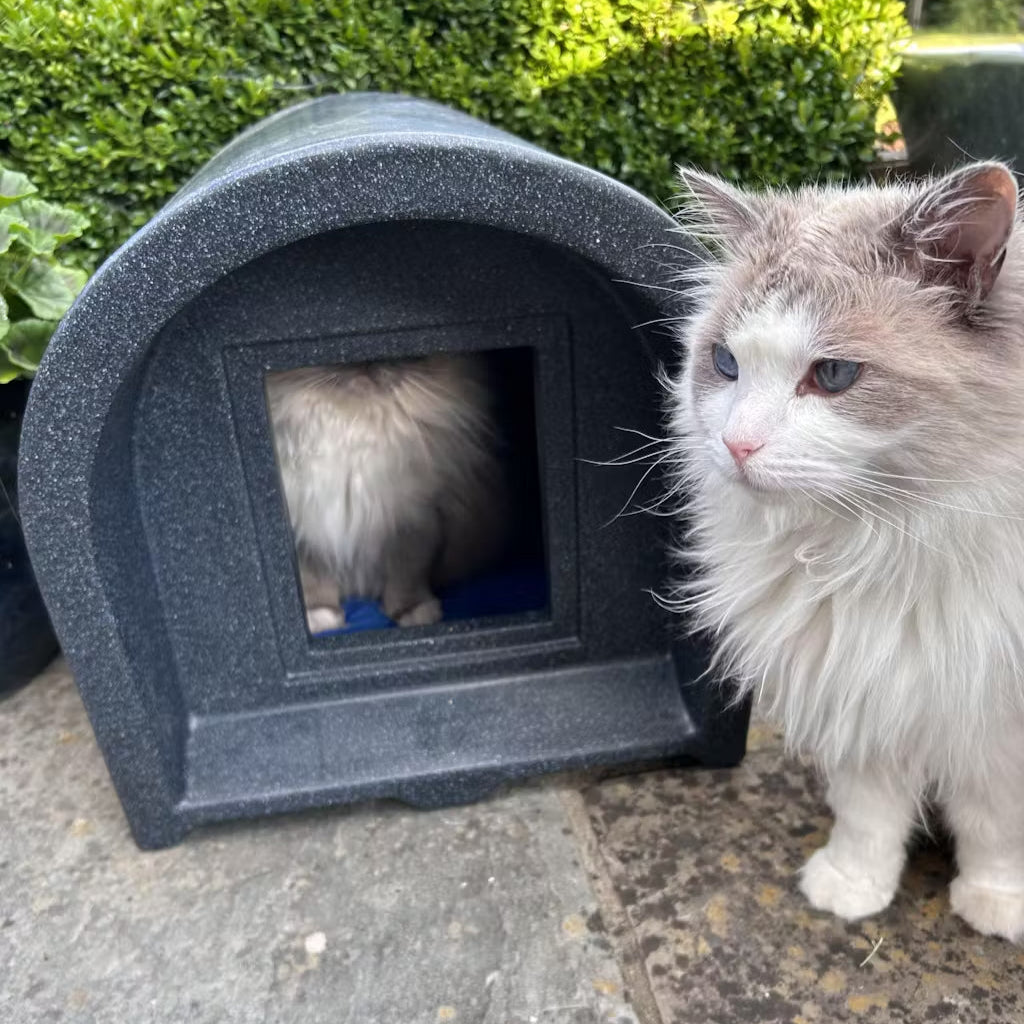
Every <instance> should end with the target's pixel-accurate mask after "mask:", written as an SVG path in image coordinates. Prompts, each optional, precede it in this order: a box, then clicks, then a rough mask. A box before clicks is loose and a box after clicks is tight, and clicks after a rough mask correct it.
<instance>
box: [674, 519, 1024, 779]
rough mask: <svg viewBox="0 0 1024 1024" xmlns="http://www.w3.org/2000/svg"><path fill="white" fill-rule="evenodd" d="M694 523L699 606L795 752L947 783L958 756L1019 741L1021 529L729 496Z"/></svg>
mask: <svg viewBox="0 0 1024 1024" xmlns="http://www.w3.org/2000/svg"><path fill="white" fill-rule="evenodd" d="M723 508H724V509H725V510H724V511H723ZM941 526H943V527H948V521H946V522H943V523H941ZM698 532H699V536H700V537H701V538H702V542H701V548H702V552H701V554H700V555H699V559H700V563H701V567H702V568H701V575H700V581H699V582H698V583H697V584H696V585H695V587H696V590H695V593H694V594H693V595H692V596H693V598H694V603H695V607H696V609H697V610H698V614H699V615H700V617H701V619H702V621H703V623H704V624H705V625H706V626H707V627H709V628H710V629H712V630H713V631H714V632H715V633H716V635H717V637H718V640H719V644H720V647H719V650H720V657H721V658H722V659H723V665H724V667H725V668H726V669H727V670H728V671H729V672H731V673H732V674H733V675H734V677H735V678H736V679H737V680H738V681H739V682H740V684H741V685H742V686H743V687H745V688H747V689H749V690H753V691H755V692H756V693H758V694H759V695H760V696H761V698H762V700H763V702H764V704H765V706H766V708H767V709H768V711H769V712H770V713H771V714H773V715H774V716H775V717H777V718H778V719H779V720H780V721H781V722H782V723H783V724H784V726H785V731H786V736H787V739H788V741H789V742H790V744H791V745H792V746H793V747H795V748H798V749H801V750H804V751H806V752H809V753H813V754H814V755H815V756H816V757H817V758H818V759H819V760H820V761H821V762H823V763H824V764H825V765H826V766H828V765H835V764H839V763H855V764H862V765H868V764H872V763H879V762H889V763H892V764H893V765H899V769H900V771H901V772H906V773H909V774H911V775H913V776H915V777H916V778H917V779H918V782H919V784H920V785H921V786H928V787H939V788H942V789H948V788H950V787H952V786H954V785H955V784H956V779H957V778H958V777H959V774H960V772H959V770H958V769H957V766H958V765H961V764H962V763H963V761H964V759H973V760H975V761H976V762H977V763H978V765H979V767H980V766H981V765H982V763H983V762H986V761H987V760H988V759H989V757H990V756H998V749H999V747H1000V746H1001V737H1003V736H1004V735H1006V734H1007V733H1008V732H1016V734H1017V735H1018V736H1024V700H1022V693H1024V690H1022V687H1021V683H1020V680H1021V672H1022V666H1024V649H1022V648H1024V645H1022V637H1024V543H1022V541H1024V524H1021V523H1019V522H1016V521H1014V520H1012V519H1009V518H999V517H982V516H974V517H973V518H972V517H971V516H970V515H969V514H968V513H966V512H965V513H964V514H963V516H962V517H961V521H960V522H959V523H958V524H957V528H956V529H948V528H945V529H936V524H935V523H934V522H933V523H931V524H929V523H928V522H925V521H922V520H919V519H916V518H915V517H908V518H907V520H906V521H905V522H900V523H898V522H896V520H895V518H894V519H893V521H892V523H891V525H885V524H883V523H881V522H879V521H877V520H875V521H874V522H873V523H871V524H870V525H865V524H864V523H862V522H861V521H860V520H859V519H857V518H856V517H855V516H853V515H848V516H847V517H846V518H839V517H837V516H836V515H834V514H832V515H828V514H826V513H824V512H821V513H820V514H816V513H815V512H814V511H809V510H807V509H804V510H803V511H802V512H801V513H797V512H796V511H794V510H793V509H792V508H788V507H787V508H784V509H782V508H773V507H771V506H770V505H769V506H768V507H765V506H764V505H761V504H760V503H759V502H757V501H750V502H748V501H743V500H742V499H741V500H740V502H739V503H736V502H735V501H734V502H733V503H732V504H731V505H728V504H727V505H724V506H723V505H721V504H720V505H718V507H717V509H716V510H715V511H714V512H711V511H709V512H707V513H706V514H705V517H704V521H703V524H702V527H701V528H700V529H699V531H698ZM908 532H909V533H911V534H913V535H914V536H915V538H918V539H917V540H915V542H914V543H908V542H907V539H908ZM951 769H952V770H951Z"/></svg>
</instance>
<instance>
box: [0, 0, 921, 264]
mask: <svg viewBox="0 0 1024 1024" xmlns="http://www.w3.org/2000/svg"><path fill="white" fill-rule="evenodd" d="M13 8H14V9H13V10H12V8H11V6H10V5H8V11H9V12H10V13H9V14H8V16H7V18H6V21H5V23H4V24H3V27H2V28H0V112H2V113H0V160H4V161H6V162H7V163H9V164H10V165H11V166H13V167H16V168H18V169H19V170H21V171H24V172H26V173H28V174H29V175H30V176H31V177H32V179H33V180H34V181H35V182H37V184H38V186H39V187H40V189H41V190H43V192H44V193H45V194H46V195H47V196H49V197H50V198H52V199H53V200H54V201H56V202H61V203H66V204H69V205H71V206H74V207H77V208H78V209H80V210H81V211H82V212H83V213H85V214H86V215H87V216H88V218H89V223H90V229H89V231H88V232H87V234H86V235H85V236H84V237H83V239H81V240H80V241H79V242H78V243H76V244H78V245H80V246H84V247H85V250H84V251H83V252H81V253H80V256H81V257H83V258H84V259H85V260H86V262H89V261H90V260H91V259H95V258H96V257H98V256H100V255H105V254H106V253H108V252H109V251H110V250H111V249H112V248H113V247H114V246H115V245H116V244H118V243H119V242H121V241H123V240H124V239H125V238H126V237H127V235H129V234H130V233H131V231H132V230H134V229H135V228H137V227H138V226H139V225H140V224H142V223H144V222H145V221H146V220H147V219H148V218H149V217H150V216H151V215H152V214H153V212H154V211H155V210H156V209H158V208H159V207H160V206H161V205H162V203H163V202H164V201H165V200H166V199H167V198H168V196H170V195H171V194H172V193H173V192H174V191H175V190H176V189H177V188H178V187H179V186H180V185H181V184H182V182H183V181H184V180H185V179H186V178H187V177H188V176H189V175H190V174H191V173H192V172H193V171H194V170H195V169H196V168H197V167H198V166H199V165H200V164H202V163H203V162H204V161H205V160H206V159H207V158H208V157H209V156H210V155H211V154H212V153H213V152H214V151H215V150H216V149H217V148H218V147H219V146H221V145H222V144H223V143H225V142H226V141H227V140H228V139H230V138H231V137H232V136H233V135H234V134H235V133H236V132H238V131H239V130H240V129H241V128H243V127H244V126H246V125H247V124H250V123H251V122H252V121H254V120H256V119H257V118H260V117H263V116H265V115H266V114H269V113H271V112H273V111H275V110H278V109H280V108H281V107H284V106H288V105H290V104H292V103H295V102H297V101H299V100H301V99H304V98H306V97H310V96H316V95H319V94H322V93H327V92H335V91H347V90H354V89H374V90H386V91H403V92H408V93H412V94H416V95H421V96H431V97H434V98H435V99H438V100H441V101H443V102H446V103H449V104H453V105H455V106H458V107H461V108H462V109H464V110H466V111H468V112H470V113H472V114H475V115H477V116H478V117H481V118H484V119H486V120H488V121H490V122H492V123H494V124H497V125H501V126H503V127H505V128H507V129H509V130H511V131H513V132H515V133H517V134H519V135H521V136H523V137H525V138H527V139H530V140H533V141H535V142H537V143H539V144H540V145H542V146H544V147H546V148H548V149H550V150H553V151H555V152H558V153H561V154H563V155H565V156H568V157H571V158H573V159H576V160H579V161H581V162H583V163H586V164H589V165H591V166H593V167H596V168H598V169H600V170H602V171H605V172H607V173H609V174H611V175H614V176H616V177H618V178H620V179H621V180H623V181H626V182H628V183H630V184H632V185H634V186H635V187H636V188H638V189H640V190H642V191H644V192H646V193H648V194H649V195H652V196H654V197H655V198H659V199H664V198H667V197H669V196H670V195H671V194H672V193H673V191H674V186H673V181H672V175H673V165H674V164H676V163H678V162H695V163H699V164H701V165H703V166H705V167H707V168H710V169H712V170H715V171H718V172H720V173H722V174H725V175H727V176H729V177H731V178H734V179H740V180H747V181H761V180H765V181H775V182H780V181H781V182H795V181H797V180H799V179H806V178H808V177H810V178H832V177H839V176H850V175H853V176H856V175H859V174H861V173H862V172H863V171H864V168H865V165H866V163H867V162H868V161H869V160H870V159H871V157H872V149H873V144H874V141H875V113H876V111H877V109H878V106H879V102H880V100H881V99H882V97H883V96H884V95H885V93H886V92H887V90H888V89H889V87H890V84H891V82H892V80H893V76H894V74H895V71H896V69H897V64H898V45H897V44H898V42H899V40H900V39H902V37H903V34H904V32H905V22H904V19H903V14H902V4H901V3H900V2H899V0H738V2H733V3H726V2H707V0H701V2H694V3H686V2H680V0H616V2H610V0H575V2H569V0H561V2H560V0H454V2H452V0H449V2H440V0H437V2H434V0H393V2H388V3H384V2H377V0H322V2H312V0H209V2H202V3H196V4H194V5H189V4H185V3H181V2H180V0H77V2H75V3H73V4H66V5H60V4H56V3H54V2H53V0H16V2H15V3H14V5H13Z"/></svg>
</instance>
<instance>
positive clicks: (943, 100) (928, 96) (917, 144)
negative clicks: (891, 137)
mask: <svg viewBox="0 0 1024 1024" xmlns="http://www.w3.org/2000/svg"><path fill="white" fill-rule="evenodd" d="M1022 95H1024V46H1020V45H1017V44H1009V43H1007V44H1001V45H993V46H976V47H963V48H959V49H955V50H920V51H916V52H912V53H908V54H907V56H906V58H905V60H904V64H903V71H902V73H901V75H900V81H899V86H898V88H897V90H896V93H895V96H894V99H895V103H896V113H897V115H898V117H899V121H900V128H901V129H902V131H903V137H904V139H905V140H906V145H907V156H908V159H909V162H910V167H911V170H912V171H914V172H915V173H921V174H930V173H942V172H944V171H947V170H950V169H951V168H953V167H956V166H959V165H960V164H963V163H966V162H968V161H970V160H988V159H994V158H999V159H1005V160H1015V159H1017V158H1018V157H1019V156H1021V155H1022V154H1024V104H1022V103H1021V102H1020V98H1021V96H1022Z"/></svg>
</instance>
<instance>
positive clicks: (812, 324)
mask: <svg viewBox="0 0 1024 1024" xmlns="http://www.w3.org/2000/svg"><path fill="white" fill-rule="evenodd" d="M817 320H818V318H817V316H816V315H815V313H814V311H813V309H812V307H811V306H810V305H809V304H808V303H807V302H806V301H804V302H799V301H790V300H788V299H787V297H786V296H785V295H784V294H783V293H781V292H768V293H766V294H765V295H764V296H763V297H762V299H761V301H759V302H758V303H756V304H752V305H749V306H747V307H746V308H745V309H744V310H743V312H742V313H741V314H740V315H738V316H736V317H733V318H731V319H730V321H729V322H728V325H727V326H726V329H725V331H724V332H723V338H722V341H723V342H724V343H725V344H726V345H727V346H728V347H729V349H730V350H731V351H732V352H733V354H734V355H735V356H736V357H737V358H739V359H741V360H742V361H743V362H744V363H745V364H746V365H748V366H756V365H762V366H766V367H767V366H779V367H782V368H788V367H789V366H791V365H792V364H793V363H794V362H802V361H804V360H805V359H806V358H807V356H808V355H809V354H810V353H811V352H812V350H813V348H814V344H815V337H816V335H817V333H818V332H817Z"/></svg>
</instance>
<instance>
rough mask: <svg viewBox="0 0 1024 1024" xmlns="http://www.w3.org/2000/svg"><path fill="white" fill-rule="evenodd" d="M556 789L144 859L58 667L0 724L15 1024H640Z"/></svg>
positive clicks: (2, 1006) (360, 811) (386, 812)
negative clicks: (130, 833)
mask: <svg viewBox="0 0 1024 1024" xmlns="http://www.w3.org/2000/svg"><path fill="white" fill-rule="evenodd" d="M560 785H564V783H558V782H557V781H556V782H546V783H539V784H532V785H524V786H521V787H517V788H515V789H513V790H510V791H508V792H506V793H505V794H503V795H501V796H498V797H496V798H494V799H492V800H490V801H487V802H485V803H482V804H478V805H475V806H471V807H464V808H457V809H453V810H443V811H437V812H417V811H413V810H410V809H407V808H401V807H395V806H382V805H374V806H367V807H362V808H356V809H349V810H337V811H332V812H322V813H316V814H306V815H301V816H294V817H283V818H279V819H273V820H268V821H262V822H258V823H242V824H236V825H231V826H223V827H217V828H211V829H208V830H205V831H203V832H200V833H196V834H194V835H193V836H192V837H191V838H190V839H188V840H187V841H186V842H185V843H184V844H183V845H181V846H179V847H177V848H175V849H171V850H165V851H161V852H157V853H142V852H140V851H139V850H138V849H137V848H136V847H135V846H134V844H133V843H132V841H131V839H130V836H129V834H128V831H127V828H126V825H125V822H124V819H123V817H122V815H121V810H120V807H119V805H118V803H117V800H116V797H115V795H114V792H113V790H112V788H111V786H110V782H109V779H108V778H107V775H106V772H105V769H104V766H103V763H102V760H101V758H100V755H99V753H98V751H97V748H96V746H95V744H94V742H93V739H92V734H91V731H90V729H89V725H88V721H87V719H86V717H85V713H84V710H83V708H82V706H81V703H80V701H79V699H78V696H77V693H76V691H75V690H74V687H73V684H72V682H71V679H70V677H69V675H68V672H67V671H66V669H65V668H64V667H63V666H62V665H57V666H55V667H54V668H53V669H52V670H51V671H50V672H48V673H47V674H46V676H44V677H43V678H41V679H39V680H37V681H36V682H35V683H33V684H32V685H31V686H30V687H29V688H27V689H26V690H24V691H22V692H20V693H18V694H16V695H14V696H13V697H11V698H9V699H8V700H6V701H4V702H2V703H0V1021H2V1022H3V1024H37V1022H44V1021H62V1022H73V1024H86V1022H88V1024H170V1022H174V1024H180V1022H188V1024H277V1022H287V1024H292V1022H303V1024H305V1022H313V1024H319V1022H324V1024H327V1022H330V1024H440V1022H446V1021H447V1022H452V1024H638V1019H637V1017H636V1015H635V1014H634V1012H633V1010H632V1009H631V1007H630V1004H629V999H628V995H627V993H625V992H624V986H623V979H622V975H621V974H620V971H619V969H618V966H617V964H616V961H615V957H614V955H613V953H612V950H611V947H610V944H609V941H608V938H607V937H606V935H605V934H604V932H603V930H602V927H601V924H600V915H599V913H598V907H597V903H596V902H595V898H594V896H593V894H592V891H591V889H590V887H589V884H588V880H587V875H586V872H585V871H584V869H583V868H582V867H581V864H580V861H579V859H578V856H577V848H576V844H575V837H574V835H573V833H572V830H571V828H570V825H569V821H568V819H567V816H566V814H565V810H564V807H563V802H562V799H561V796H560V792H559V786H560Z"/></svg>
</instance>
